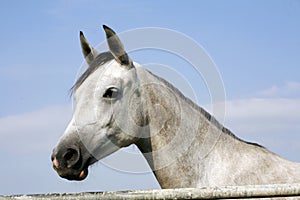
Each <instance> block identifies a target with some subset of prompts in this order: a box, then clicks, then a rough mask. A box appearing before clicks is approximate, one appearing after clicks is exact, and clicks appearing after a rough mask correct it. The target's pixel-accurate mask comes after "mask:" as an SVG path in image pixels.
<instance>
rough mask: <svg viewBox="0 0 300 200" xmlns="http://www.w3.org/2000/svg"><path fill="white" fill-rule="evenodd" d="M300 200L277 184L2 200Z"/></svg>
mask: <svg viewBox="0 0 300 200" xmlns="http://www.w3.org/2000/svg"><path fill="white" fill-rule="evenodd" d="M284 197H286V198H287V199H288V198H290V197H294V198H296V199H298V198H299V199H300V184H277V185H255V186H226V187H205V188H178V189H163V190H137V191H118V192H86V193H74V194H34V195H13V196H0V200H8V199H24V200H26V199H31V200H36V199H40V200H44V199H45V200H46V199H47V200H48V199H51V200H52V199H54V200H55V199H62V200H70V199H76V200H81V199H85V200H91V199H98V200H102V199H105V200H110V199H114V200H119V199H122V200H124V199H130V200H136V199H144V200H148V199H165V200H167V199H251V198H280V199H282V198H284Z"/></svg>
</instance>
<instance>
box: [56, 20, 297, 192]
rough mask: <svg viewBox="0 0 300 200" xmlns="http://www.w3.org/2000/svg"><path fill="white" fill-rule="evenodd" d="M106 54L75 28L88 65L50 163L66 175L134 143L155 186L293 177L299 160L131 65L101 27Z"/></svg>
mask: <svg viewBox="0 0 300 200" xmlns="http://www.w3.org/2000/svg"><path fill="white" fill-rule="evenodd" d="M103 27H104V30H105V33H106V37H107V43H108V47H109V50H110V51H109V52H105V53H98V52H97V51H96V50H95V49H94V48H93V47H92V46H91V45H90V44H89V43H88V42H87V40H86V39H85V37H84V35H83V33H82V32H80V41H81V46H82V52H83V55H84V57H85V59H86V62H87V64H88V66H89V67H88V69H87V70H86V71H85V72H84V73H83V74H82V75H81V77H80V78H79V79H78V80H77V82H76V83H75V85H74V86H73V88H72V90H73V96H74V105H75V110H74V114H73V118H72V120H71V122H70V123H69V125H68V127H67V129H66V131H65V133H64V134H63V136H62V137H61V139H60V141H59V142H58V145H57V146H56V148H55V149H54V150H53V154H52V162H53V167H54V169H55V170H56V171H57V173H58V174H59V175H60V176H61V177H63V178H66V179H69V180H83V179H85V178H86V177H87V175H88V167H89V166H90V165H92V164H93V163H95V162H96V161H98V160H99V159H102V158H104V157H106V156H108V155H110V154H112V153H113V152H115V151H117V150H118V149H120V148H122V147H126V146H129V145H131V144H135V145H136V146H137V147H138V148H139V149H140V151H141V152H142V153H143V155H144V156H145V158H146V160H147V161H148V163H149V165H150V167H151V169H152V170H153V173H154V174H155V176H156V178H157V180H158V182H159V183H160V185H161V187H162V188H180V187H203V186H227V185H254V184H276V183H294V182H300V164H298V163H293V162H290V161H287V160H285V159H283V158H281V157H280V156H278V155H276V154H274V153H272V152H271V151H269V150H267V149H266V148H264V147H262V146H260V145H258V144H254V143H249V142H246V141H243V140H241V139H239V138H237V137H236V136H235V135H234V134H233V133H231V132H230V131H229V130H228V129H226V128H225V127H223V126H222V125H221V124H220V123H219V122H218V121H217V120H216V119H215V118H214V117H212V116H211V115H210V114H209V113H207V112H206V111H205V110H204V109H202V108H201V107H199V106H198V105H196V104H195V103H193V102H192V101H191V100H189V99H188V98H186V97H184V95H183V94H182V93H181V92H180V91H178V90H177V89H176V88H175V87H174V86H172V85H171V84H170V83H168V82H167V81H165V80H164V79H162V78H159V77H157V76H156V75H154V74H152V73H151V72H149V71H147V70H145V69H144V68H143V67H142V66H141V65H139V64H138V63H135V62H133V61H132V60H131V59H130V57H129V56H128V54H127V53H126V51H125V49H124V47H123V45H122V43H121V41H120V39H119V38H118V36H117V35H116V33H115V32H114V31H113V30H112V29H110V28H109V27H107V26H103Z"/></svg>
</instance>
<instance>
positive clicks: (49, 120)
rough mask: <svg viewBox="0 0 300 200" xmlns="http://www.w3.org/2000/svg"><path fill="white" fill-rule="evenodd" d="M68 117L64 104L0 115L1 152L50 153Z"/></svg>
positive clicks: (17, 153) (68, 110)
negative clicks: (10, 114) (4, 115)
mask: <svg viewBox="0 0 300 200" xmlns="http://www.w3.org/2000/svg"><path fill="white" fill-rule="evenodd" d="M70 116H71V109H70V108H69V107H68V106H55V107H48V108H45V109H42V110H38V111H35V112H31V113H26V114H21V115H15V116H9V117H4V118H0V137H1V140H0V149H1V152H9V153H11V154H15V155H19V154H26V153H33V152H41V151H44V152H45V151H49V150H50V151H49V154H50V153H51V149H52V148H53V147H54V145H55V143H56V142H57V139H58V137H59V136H60V135H61V134H62V133H63V131H64V128H65V127H66V125H67V123H68V120H69V119H70ZM16 147H18V148H16Z"/></svg>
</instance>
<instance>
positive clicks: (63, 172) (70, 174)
mask: <svg viewBox="0 0 300 200" xmlns="http://www.w3.org/2000/svg"><path fill="white" fill-rule="evenodd" d="M95 162H97V159H95V158H94V157H89V158H88V159H87V161H86V162H85V164H84V165H83V166H82V167H81V168H80V169H72V168H65V169H62V168H56V167H55V166H53V168H54V169H55V170H56V172H57V173H58V175H59V176H60V177H62V178H65V179H67V180H70V181H82V180H84V179H85V178H86V177H87V176H88V172H89V171H88V167H89V166H90V165H92V164H93V163H95Z"/></svg>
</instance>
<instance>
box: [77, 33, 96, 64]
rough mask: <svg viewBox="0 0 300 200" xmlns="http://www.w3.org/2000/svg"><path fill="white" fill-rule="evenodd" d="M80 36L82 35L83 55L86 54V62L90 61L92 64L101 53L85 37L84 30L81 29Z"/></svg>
mask: <svg viewBox="0 0 300 200" xmlns="http://www.w3.org/2000/svg"><path fill="white" fill-rule="evenodd" d="M79 37H80V44H81V50H82V53H83V56H84V58H85V60H86V62H87V63H88V65H91V64H92V62H93V61H94V59H95V58H96V57H97V56H98V54H99V53H98V52H97V51H96V50H95V49H94V48H93V47H92V46H91V45H90V43H89V42H88V41H87V40H86V39H85V37H84V35H83V32H82V31H80V33H79Z"/></svg>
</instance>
